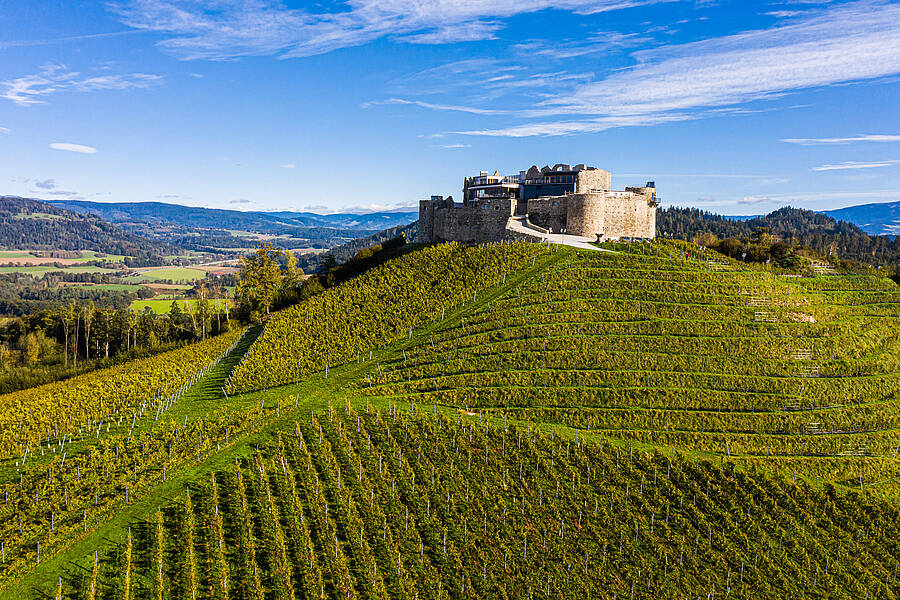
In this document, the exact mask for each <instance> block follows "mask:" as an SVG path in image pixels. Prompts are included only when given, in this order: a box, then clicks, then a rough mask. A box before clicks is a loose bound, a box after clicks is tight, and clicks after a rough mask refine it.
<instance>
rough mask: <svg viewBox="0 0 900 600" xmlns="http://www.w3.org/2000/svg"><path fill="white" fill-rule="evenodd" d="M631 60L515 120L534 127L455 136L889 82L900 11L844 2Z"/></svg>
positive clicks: (576, 128) (690, 115) (672, 112)
mask: <svg viewBox="0 0 900 600" xmlns="http://www.w3.org/2000/svg"><path fill="white" fill-rule="evenodd" d="M632 57H633V58H634V59H635V61H636V63H637V64H635V65H634V66H633V67H631V68H629V69H625V70H621V71H615V72H613V73H612V74H610V75H609V76H607V77H606V78H603V79H599V80H597V81H592V82H589V83H586V84H583V85H580V86H576V87H575V89H574V90H572V91H571V92H567V93H564V94H559V95H556V96H554V97H551V98H548V99H546V100H543V101H541V102H539V103H538V104H536V105H535V106H533V107H532V108H531V109H527V110H522V111H519V113H518V115H517V116H518V117H519V118H520V119H530V120H534V119H543V120H542V121H539V122H530V123H526V124H521V123H518V124H512V125H509V126H506V127H502V128H499V129H475V130H470V131H463V132H458V133H465V134H470V135H489V136H506V137H522V136H552V135H566V134H573V133H585V132H596V131H604V130H606V129H609V128H611V127H625V126H634V125H653V124H658V123H661V122H668V121H675V120H689V119H696V118H703V117H708V116H715V115H721V114H733V113H731V112H727V111H728V110H739V109H737V108H736V107H738V106H740V105H743V104H747V103H750V102H754V101H759V100H768V99H774V98H778V97H782V96H784V95H786V94H790V93H793V92H797V91H799V90H804V89H813V88H821V87H827V86H830V85H836V84H846V83H854V82H861V81H866V80H873V79H878V78H883V77H888V76H892V75H896V74H898V73H900V5H898V4H895V3H889V2H883V1H862V2H853V3H849V4H844V5H839V6H834V7H831V8H826V9H824V10H821V11H815V12H810V14H809V15H808V16H806V17H804V18H802V19H797V20H796V21H793V22H791V23H790V24H787V25H782V26H778V27H774V28H770V29H764V30H757V31H748V32H744V33H739V34H735V35H729V36H724V37H721V38H712V39H707V40H702V41H699V42H692V43H687V44H680V45H669V46H662V47H659V48H654V49H649V50H641V51H638V52H635V53H633V54H632ZM723 107H726V108H725V110H726V112H725V113H723V112H721V111H722V110H723ZM551 118H552V119H555V120H547V119H551ZM563 118H564V119H565V120H563ZM851 141H852V140H851ZM884 141H887V140H884ZM798 143H799V142H798Z"/></svg>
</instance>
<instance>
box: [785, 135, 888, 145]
mask: <svg viewBox="0 0 900 600" xmlns="http://www.w3.org/2000/svg"><path fill="white" fill-rule="evenodd" d="M781 141H782V142H787V143H788V144H799V145H801V146H828V145H838V144H852V143H854V142H900V135H892V134H873V135H857V136H853V137H834V138H787V139H783V140H781Z"/></svg>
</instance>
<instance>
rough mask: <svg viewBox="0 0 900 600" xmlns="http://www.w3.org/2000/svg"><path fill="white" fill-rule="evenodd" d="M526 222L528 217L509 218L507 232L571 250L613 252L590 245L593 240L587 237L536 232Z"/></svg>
mask: <svg viewBox="0 0 900 600" xmlns="http://www.w3.org/2000/svg"><path fill="white" fill-rule="evenodd" d="M527 221H528V217H510V218H509V221H507V222H506V229H507V231H511V232H513V233H516V234H519V235H527V236H530V237H533V238H538V239H539V240H541V241H542V242H548V243H551V244H561V245H563V246H571V247H573V248H580V249H582V250H596V251H598V252H614V251H613V250H606V249H605V248H598V247H597V246H594V245H593V244H591V242H593V241H594V240H593V239H591V238H588V237H582V236H580V235H571V234H568V233H544V232H542V231H538V230H537V229H532V228H531V227H529V226H528V225H526V222H527Z"/></svg>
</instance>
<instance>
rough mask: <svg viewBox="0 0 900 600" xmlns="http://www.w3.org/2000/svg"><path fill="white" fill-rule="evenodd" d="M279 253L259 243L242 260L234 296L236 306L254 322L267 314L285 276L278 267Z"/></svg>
mask: <svg viewBox="0 0 900 600" xmlns="http://www.w3.org/2000/svg"><path fill="white" fill-rule="evenodd" d="M280 255H281V251H279V250H277V249H275V247H273V246H272V244H261V245H260V246H259V248H257V249H256V251H255V252H254V253H253V254H251V255H249V256H245V257H243V258H242V259H241V270H240V273H239V274H238V279H239V281H238V285H237V289H236V290H235V296H236V299H237V302H238V306H240V307H241V308H242V309H244V310H245V311H247V312H248V313H249V314H250V319H251V320H253V321H258V320H260V319H261V318H262V317H263V315H268V314H269V311H270V309H271V308H272V303H273V302H274V301H275V296H276V294H277V293H278V291H279V289H281V282H282V279H283V278H284V276H283V275H282V273H281V267H280V266H279V265H278V257H279V256H280Z"/></svg>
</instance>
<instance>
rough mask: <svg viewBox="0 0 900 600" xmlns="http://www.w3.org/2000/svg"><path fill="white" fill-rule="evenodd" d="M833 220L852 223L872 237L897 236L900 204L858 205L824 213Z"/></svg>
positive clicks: (899, 222)
mask: <svg viewBox="0 0 900 600" xmlns="http://www.w3.org/2000/svg"><path fill="white" fill-rule="evenodd" d="M824 213H825V214H826V215H828V216H829V217H831V218H833V219H838V220H841V221H847V222H848V223H853V224H854V225H856V226H857V227H859V228H860V229H862V230H863V231H865V232H866V233H869V234H872V235H897V234H898V233H900V202H878V203H875V204H860V205H858V206H847V207H845V208H837V209H835V210H826V211H824Z"/></svg>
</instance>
